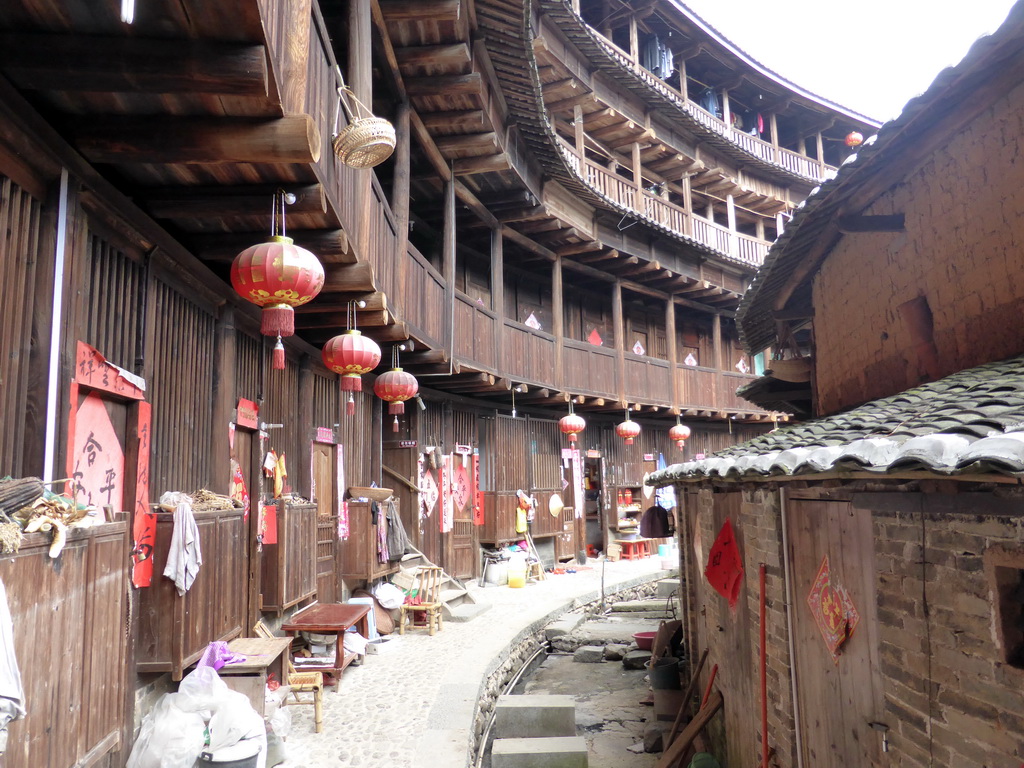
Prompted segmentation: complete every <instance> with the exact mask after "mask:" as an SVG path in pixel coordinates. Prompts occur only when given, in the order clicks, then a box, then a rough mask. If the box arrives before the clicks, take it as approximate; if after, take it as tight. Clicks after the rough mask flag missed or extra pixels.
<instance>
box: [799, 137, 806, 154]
mask: <svg viewBox="0 0 1024 768" xmlns="http://www.w3.org/2000/svg"><path fill="white" fill-rule="evenodd" d="M796 151H797V152H799V153H800V154H801V155H803V156H804V157H807V139H805V138H804V137H803V136H797V139H796Z"/></svg>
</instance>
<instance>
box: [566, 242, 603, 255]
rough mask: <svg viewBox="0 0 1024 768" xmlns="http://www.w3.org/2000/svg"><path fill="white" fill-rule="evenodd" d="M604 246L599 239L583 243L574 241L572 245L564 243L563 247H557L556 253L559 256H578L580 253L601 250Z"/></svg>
mask: <svg viewBox="0 0 1024 768" xmlns="http://www.w3.org/2000/svg"><path fill="white" fill-rule="evenodd" d="M602 248H604V244H603V243H600V242H598V241H597V240H586V241H584V242H582V243H573V244H572V245H563V246H562V247H561V248H557V249H556V250H555V253H557V254H558V255H559V256H576V255H578V254H583V253H590V252H591V251H599V250H601V249H602Z"/></svg>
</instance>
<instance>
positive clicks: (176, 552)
mask: <svg viewBox="0 0 1024 768" xmlns="http://www.w3.org/2000/svg"><path fill="white" fill-rule="evenodd" d="M182 495H184V494H182ZM202 564H203V553H202V550H201V548H200V546H199V526H197V525H196V517H195V515H194V514H193V513H192V505H191V504H190V503H189V502H188V501H185V500H184V499H181V500H179V501H178V505H177V506H176V507H175V508H174V530H173V531H171V548H170V549H169V550H168V552H167V566H166V567H165V568H164V576H166V577H167V578H169V579H172V580H173V581H174V586H175V587H177V589H178V594H179V595H184V594H185V593H186V592H188V590H189V588H190V587H191V586H192V584H193V582H195V580H196V576H197V575H198V574H199V567H200V566H201V565H202Z"/></svg>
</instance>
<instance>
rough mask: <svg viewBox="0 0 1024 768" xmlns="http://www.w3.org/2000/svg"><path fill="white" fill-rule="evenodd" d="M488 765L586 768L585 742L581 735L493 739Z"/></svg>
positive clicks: (493, 767) (510, 767)
mask: <svg viewBox="0 0 1024 768" xmlns="http://www.w3.org/2000/svg"><path fill="white" fill-rule="evenodd" d="M491 768H587V741H586V739H584V738H583V737H582V736H571V737H565V736H563V737H554V738H541V739H495V740H494V746H493V747H492V748H491Z"/></svg>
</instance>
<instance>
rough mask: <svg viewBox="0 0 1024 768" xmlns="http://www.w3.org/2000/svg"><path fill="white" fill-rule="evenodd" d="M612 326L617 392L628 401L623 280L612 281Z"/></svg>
mask: <svg viewBox="0 0 1024 768" xmlns="http://www.w3.org/2000/svg"><path fill="white" fill-rule="evenodd" d="M612 326H613V328H614V331H615V360H616V364H615V392H616V393H617V394H618V396H619V402H623V403H624V402H626V355H625V351H624V350H625V348H626V344H625V338H624V337H625V327H624V323H623V321H622V281H621V280H616V281H615V282H614V283H612Z"/></svg>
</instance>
